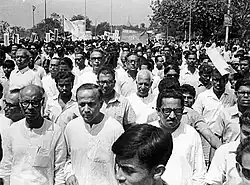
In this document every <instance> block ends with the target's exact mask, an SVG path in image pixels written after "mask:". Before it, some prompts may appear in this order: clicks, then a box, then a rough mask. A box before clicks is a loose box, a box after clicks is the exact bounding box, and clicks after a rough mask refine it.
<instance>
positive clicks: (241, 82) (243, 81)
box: [235, 78, 250, 91]
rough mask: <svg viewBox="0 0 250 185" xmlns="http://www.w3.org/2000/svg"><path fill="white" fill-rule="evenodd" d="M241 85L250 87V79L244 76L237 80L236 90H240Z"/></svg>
mask: <svg viewBox="0 0 250 185" xmlns="http://www.w3.org/2000/svg"><path fill="white" fill-rule="evenodd" d="M241 86H249V87H250V79H247V78H244V79H239V80H237V82H236V83H235V91H238V90H239V88H240V87H241Z"/></svg>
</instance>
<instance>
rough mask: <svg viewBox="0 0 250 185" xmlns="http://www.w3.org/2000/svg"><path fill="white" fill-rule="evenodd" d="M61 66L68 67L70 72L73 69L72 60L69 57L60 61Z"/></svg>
mask: <svg viewBox="0 0 250 185" xmlns="http://www.w3.org/2000/svg"><path fill="white" fill-rule="evenodd" d="M59 65H67V66H68V67H69V68H70V70H72V69H73V62H72V60H71V59H70V58H69V57H63V58H62V59H61V60H60V63H59Z"/></svg>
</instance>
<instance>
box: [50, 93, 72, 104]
mask: <svg viewBox="0 0 250 185" xmlns="http://www.w3.org/2000/svg"><path fill="white" fill-rule="evenodd" d="M59 96H60V94H59V95H55V96H53V97H52V99H53V100H54V101H58V99H59ZM70 102H76V97H75V96H74V95H73V93H72V96H71V98H70V100H69V101H68V103H70Z"/></svg>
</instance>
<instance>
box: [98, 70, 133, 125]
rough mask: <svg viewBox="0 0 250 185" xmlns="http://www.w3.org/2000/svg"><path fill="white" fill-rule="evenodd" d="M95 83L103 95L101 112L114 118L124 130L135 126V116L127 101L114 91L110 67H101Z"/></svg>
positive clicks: (113, 74)
mask: <svg viewBox="0 0 250 185" xmlns="http://www.w3.org/2000/svg"><path fill="white" fill-rule="evenodd" d="M97 83H98V85H99V87H100V89H101V91H102V93H103V100H104V101H103V105H102V108H101V112H103V113H105V114H107V115H109V116H111V117H112V118H115V119H116V120H117V121H118V122H120V123H121V124H122V126H123V128H124V130H126V129H127V128H128V127H130V126H131V125H134V124H135V120H136V115H135V112H134V109H133V108H132V106H131V104H130V103H129V101H128V100H127V99H126V98H125V97H123V96H122V95H120V94H119V93H117V92H116V91H115V89H114V87H115V84H116V80H115V71H114V70H113V69H112V68H110V67H102V68H101V69H100V70H99V72H98V74H97Z"/></svg>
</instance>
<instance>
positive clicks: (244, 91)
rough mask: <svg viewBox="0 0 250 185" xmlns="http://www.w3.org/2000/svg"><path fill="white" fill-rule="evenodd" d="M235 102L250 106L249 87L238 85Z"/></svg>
mask: <svg viewBox="0 0 250 185" xmlns="http://www.w3.org/2000/svg"><path fill="white" fill-rule="evenodd" d="M236 96H237V103H238V105H239V106H242V107H250V87H249V86H240V88H239V89H238V91H237V92H236Z"/></svg>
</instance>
